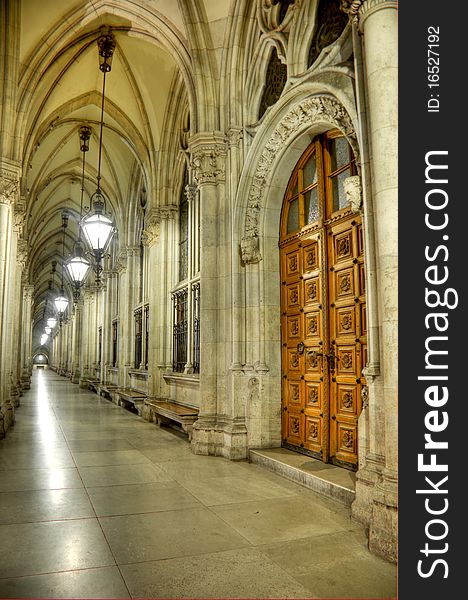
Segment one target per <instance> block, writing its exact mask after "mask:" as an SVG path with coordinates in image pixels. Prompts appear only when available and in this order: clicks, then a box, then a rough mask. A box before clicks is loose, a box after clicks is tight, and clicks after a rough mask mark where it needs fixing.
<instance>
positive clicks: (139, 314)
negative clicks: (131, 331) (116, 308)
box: [134, 308, 143, 369]
mask: <svg viewBox="0 0 468 600" xmlns="http://www.w3.org/2000/svg"><path fill="white" fill-rule="evenodd" d="M134 314H135V369H139V368H140V365H141V351H142V331H143V330H142V319H143V311H142V309H141V308H139V309H138V310H136V311H135V313H134Z"/></svg>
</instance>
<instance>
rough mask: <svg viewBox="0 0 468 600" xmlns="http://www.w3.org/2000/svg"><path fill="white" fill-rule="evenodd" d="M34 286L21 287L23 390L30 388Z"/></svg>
mask: <svg viewBox="0 0 468 600" xmlns="http://www.w3.org/2000/svg"><path fill="white" fill-rule="evenodd" d="M33 293H34V286H33V285H27V284H26V285H24V286H23V311H22V314H23V318H22V321H21V387H22V389H23V390H29V388H30V387H31V369H32V356H31V345H32V323H31V311H32V300H33Z"/></svg>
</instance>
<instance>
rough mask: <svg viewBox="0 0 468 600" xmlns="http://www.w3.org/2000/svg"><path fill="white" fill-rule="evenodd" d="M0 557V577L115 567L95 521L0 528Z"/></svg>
mask: <svg viewBox="0 0 468 600" xmlns="http://www.w3.org/2000/svg"><path fill="white" fill-rule="evenodd" d="M0 556H1V557H2V560H1V561H0V577H17V576H19V575H37V574H40V573H49V572H57V571H68V570H74V569H85V568H91V567H105V566H110V565H114V564H115V562H114V559H113V557H112V554H111V552H110V550H109V547H108V545H107V542H106V540H105V538H104V536H103V534H102V531H101V528H100V527H99V524H98V522H97V520H96V519H79V520H77V521H52V522H48V523H27V524H20V525H16V524H15V525H0Z"/></svg>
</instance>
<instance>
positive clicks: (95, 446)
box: [68, 436, 135, 452]
mask: <svg viewBox="0 0 468 600" xmlns="http://www.w3.org/2000/svg"><path fill="white" fill-rule="evenodd" d="M68 444H69V446H70V450H71V451H72V452H100V451H104V452H107V451H111V450H135V448H134V447H133V446H132V445H131V444H130V442H128V441H127V440H125V439H121V438H120V437H116V436H114V438H111V439H101V437H100V436H98V437H97V438H96V439H89V440H87V439H74V438H69V439H68Z"/></svg>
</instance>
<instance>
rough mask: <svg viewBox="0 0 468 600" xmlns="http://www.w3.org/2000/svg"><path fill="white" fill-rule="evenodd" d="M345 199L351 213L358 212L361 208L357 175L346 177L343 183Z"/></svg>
mask: <svg viewBox="0 0 468 600" xmlns="http://www.w3.org/2000/svg"><path fill="white" fill-rule="evenodd" d="M343 188H344V191H345V194H346V199H347V201H348V203H349V205H350V206H351V210H352V211H353V212H359V211H360V210H361V207H362V186H361V178H360V177H359V175H352V176H351V177H346V179H345V180H344V182H343Z"/></svg>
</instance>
